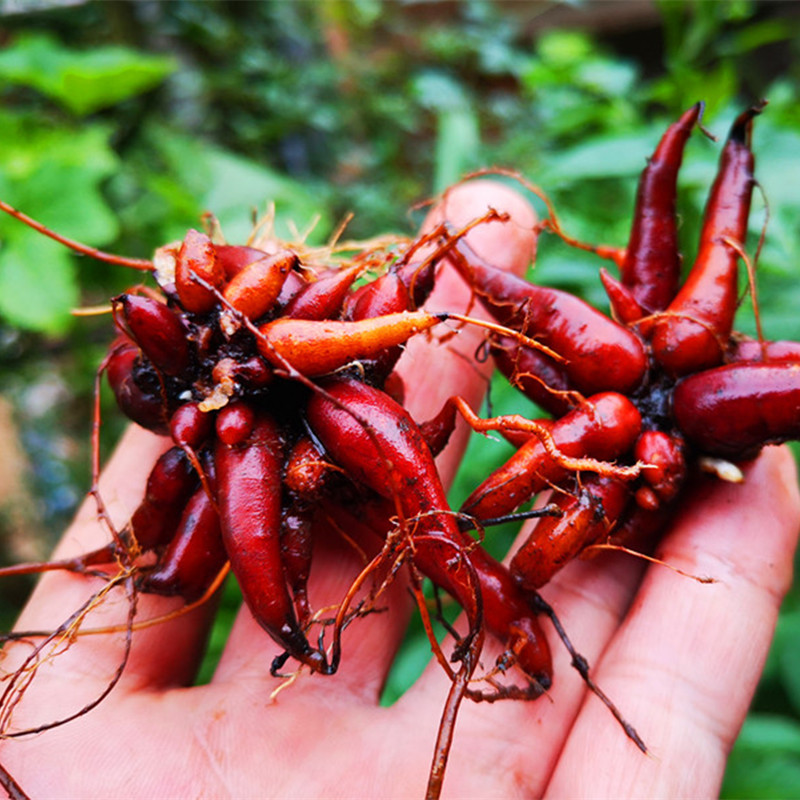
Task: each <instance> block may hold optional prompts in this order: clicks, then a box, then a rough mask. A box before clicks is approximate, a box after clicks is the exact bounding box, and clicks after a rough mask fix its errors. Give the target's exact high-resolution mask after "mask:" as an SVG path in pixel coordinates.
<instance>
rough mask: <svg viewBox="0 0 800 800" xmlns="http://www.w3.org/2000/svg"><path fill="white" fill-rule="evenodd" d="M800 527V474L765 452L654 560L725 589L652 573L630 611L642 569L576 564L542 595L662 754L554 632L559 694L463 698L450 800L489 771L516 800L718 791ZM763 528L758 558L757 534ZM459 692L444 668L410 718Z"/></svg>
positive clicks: (710, 485) (679, 527)
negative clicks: (575, 664) (628, 732)
mask: <svg viewBox="0 0 800 800" xmlns="http://www.w3.org/2000/svg"><path fill="white" fill-rule="evenodd" d="M799 526H800V499H798V489H797V479H796V475H795V469H794V463H793V461H792V459H791V457H790V456H789V454H788V451H786V450H784V449H779V450H776V449H775V448H767V449H766V450H765V452H764V455H763V456H762V458H760V459H759V460H758V461H757V462H755V464H753V465H752V467H751V468H750V470H749V471H748V476H747V482H746V483H745V485H743V486H733V485H729V484H721V483H719V482H712V481H710V480H709V481H706V482H704V483H703V485H702V487H701V488H698V489H697V490H696V491H695V492H694V493H693V495H692V496H691V497H690V498H689V499H687V502H686V504H685V507H684V509H683V511H682V513H681V515H680V518H679V519H678V520H677V521H676V523H675V526H674V527H673V528H672V529H671V532H670V533H669V535H668V537H667V538H666V539H665V540H664V543H663V546H662V549H661V552H659V553H658V556H659V557H660V558H662V559H663V560H664V561H665V562H666V563H668V564H670V565H673V566H676V567H678V568H680V569H683V570H684V571H686V572H688V573H690V574H694V575H711V576H713V577H714V578H716V579H718V583H716V584H711V585H707V584H701V583H698V582H696V581H693V580H691V579H690V578H686V577H682V576H680V575H678V574H676V573H675V572H673V571H671V570H669V569H667V568H666V567H664V566H658V565H654V566H651V567H648V568H647V570H646V574H645V578H644V583H643V584H642V587H641V590H640V591H639V592H638V593H636V595H635V600H633V604H632V605H631V600H632V598H633V596H634V593H635V592H636V589H637V587H638V585H639V576H640V574H641V572H642V571H643V567H642V566H641V564H640V563H639V562H636V561H635V560H634V559H632V558H630V557H627V556H619V555H610V556H601V557H600V558H597V559H592V560H590V561H573V562H572V563H570V564H569V565H568V566H567V567H566V568H565V569H563V570H562V571H561V572H560V573H558V574H557V575H556V577H555V578H554V579H553V580H552V581H551V582H550V583H549V584H548V586H547V587H545V590H544V592H543V593H544V594H545V595H546V599H547V600H548V602H549V603H550V604H551V605H552V606H553V607H554V608H555V609H556V611H557V612H558V614H559V617H560V619H561V622H562V624H563V625H564V627H565V629H566V631H567V633H568V634H569V636H570V638H571V639H572V642H573V644H574V645H575V646H576V647H577V649H578V650H579V651H580V652H581V653H582V654H583V655H584V656H587V657H588V660H589V662H590V664H591V665H592V670H591V674H592V677H593V679H594V680H595V682H596V683H597V684H598V685H599V686H600V687H601V688H602V689H603V690H604V691H605V693H606V695H607V696H609V697H610V698H611V700H612V701H613V702H614V703H615V704H616V706H617V707H618V708H619V709H620V711H621V713H622V714H623V716H624V717H625V719H626V721H628V722H629V723H631V724H632V725H633V726H634V727H635V728H636V729H637V731H638V733H639V734H640V735H641V736H642V737H643V739H644V741H645V743H646V744H647V745H648V747H649V748H650V752H651V755H650V756H649V757H648V756H644V755H643V754H642V753H641V752H640V751H639V750H638V749H637V747H636V746H635V745H634V744H633V742H631V741H630V740H629V739H628V738H627V737H626V736H625V734H624V732H623V730H622V729H621V727H620V726H619V725H618V724H617V722H616V721H615V720H614V719H613V717H612V716H611V714H610V713H609V711H608V709H607V708H606V707H605V706H604V705H603V704H602V703H601V702H600V701H599V700H598V699H597V698H596V697H595V696H594V695H591V694H589V693H588V692H587V690H586V687H585V686H584V685H583V683H582V681H581V679H580V678H579V677H578V676H577V674H576V673H575V672H574V670H571V669H570V659H569V657H568V656H567V654H566V651H565V649H564V648H563V647H562V646H560V644H559V642H558V641H557V639H556V637H555V636H554V635H552V633H551V632H550V631H548V639H549V640H550V641H551V648H552V650H553V657H554V658H553V665H554V679H553V681H554V682H553V687H552V688H551V690H550V691H549V692H548V696H547V697H544V698H540V699H539V700H537V701H535V702H532V703H519V702H515V703H508V704H502V705H497V706H495V707H490V706H487V705H485V704H484V705H480V704H471V703H465V704H464V705H463V706H462V709H461V712H460V717H459V721H458V730H457V735H456V738H455V741H454V744H453V747H452V750H451V756H450V765H449V767H448V784H447V790H448V791H451V792H453V793H454V794H455V795H457V794H458V792H459V788H458V787H459V786H461V787H462V789H463V790H465V791H466V790H467V789H468V790H469V791H470V792H471V793H474V794H480V792H481V786H482V785H483V782H485V780H486V779H485V777H482V771H483V770H484V768H485V769H486V770H488V769H490V768H491V769H492V770H493V772H492V774H494V775H495V776H496V775H501V776H504V777H505V778H507V779H508V781H509V786H508V791H509V793H510V792H512V791H513V792H517V793H519V792H522V793H524V794H525V795H531V796H542V795H544V794H545V792H546V793H547V794H550V795H552V796H556V797H604V796H608V797H622V796H626V797H627V796H641V797H649V796H656V795H658V796H670V797H671V796H688V795H690V794H691V795H695V794H697V795H700V796H712V795H713V794H715V793H716V791H717V790H718V786H719V782H720V781H721V776H722V769H723V767H724V761H725V758H726V756H727V753H728V751H729V749H730V746H731V745H732V743H733V739H734V738H735V736H736V733H737V732H738V730H739V727H740V725H741V722H742V719H743V717H744V714H745V713H746V710H747V706H748V704H749V701H750V699H751V698H752V693H753V691H754V689H755V685H756V683H757V680H758V677H759V675H760V672H761V668H762V666H763V661H764V658H765V657H766V652H767V647H768V644H769V640H770V638H771V636H772V631H773V629H774V624H775V618H776V616H777V610H778V606H779V605H780V599H781V598H782V597H783V595H784V594H785V592H786V590H787V589H788V586H789V583H790V580H791V565H792V556H793V552H794V548H795V547H796V544H797V534H798V527H799ZM767 531H769V535H768V536H765V537H764V538H763V539H761V538H760V539H759V543H758V545H756V546H755V547H754V541H753V540H754V533H755V532H759V533H763V532H767ZM712 593H716V594H712ZM626 614H627V616H626ZM623 620H624V622H623ZM448 688H449V685H448V682H447V681H446V679H445V678H444V676H443V674H442V673H441V670H437V669H436V665H432V667H431V668H430V669H429V670H428V671H427V672H426V674H425V675H424V676H423V678H422V679H421V680H420V681H419V682H418V683H417V684H416V685H415V686H414V687H413V690H412V691H411V692H409V693H408V694H407V695H406V696H405V697H404V698H402V700H401V703H403V704H405V705H406V706H407V707H406V708H405V711H406V713H410V714H420V715H421V714H423V713H424V709H428V710H429V711H430V709H432V708H435V707H436V703H437V698H438V702H439V703H440V704H441V702H442V698H444V697H445V695H446V691H447V689H448ZM475 741H480V742H481V747H480V749H479V750H476V748H475V747H474V742H475ZM565 743H566V744H565ZM562 748H563V749H562ZM482 765H483V766H482ZM492 765H493V766H492ZM534 765H535V766H534ZM484 774H485V773H484ZM454 776H455V777H454ZM486 788H487V791H489V790H490V787H489V785H488V783H487V785H486Z"/></svg>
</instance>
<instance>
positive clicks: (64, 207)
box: [0, 114, 118, 333]
mask: <svg viewBox="0 0 800 800" xmlns="http://www.w3.org/2000/svg"><path fill="white" fill-rule="evenodd" d="M0 126H2V128H3V130H4V132H5V133H6V138H5V140H4V145H5V146H4V147H3V148H2V149H1V150H0V196H2V197H3V199H5V200H7V201H8V202H10V203H11V204H12V205H14V206H16V207H17V208H19V209H20V210H21V211H24V212H25V213H26V214H28V215H29V216H31V217H33V218H34V219H36V220H38V221H40V222H42V223H43V224H45V225H47V226H48V227H49V228H51V229H52V230H54V231H56V232H57V233H60V234H62V235H64V236H68V237H70V238H72V239H76V240H78V241H80V242H83V243H85V244H87V245H89V246H98V245H102V244H104V243H106V242H108V241H110V240H112V239H113V238H114V237H115V236H116V235H117V231H118V225H117V220H116V217H115V216H114V214H113V213H112V212H111V210H110V209H109V207H108V205H107V203H106V201H105V199H104V198H103V196H102V194H101V192H100V184H101V182H102V181H103V180H104V179H105V178H106V177H108V176H109V175H111V174H113V172H114V170H115V169H116V167H117V159H116V156H115V155H114V153H113V152H112V151H111V149H110V148H109V146H108V142H107V139H108V135H109V134H108V130H107V129H106V128H105V127H103V126H95V125H87V126H83V127H81V128H65V129H55V128H50V127H47V126H45V125H43V124H41V123H40V122H38V121H35V120H32V119H28V118H24V117H17V116H12V115H5V114H0ZM0 275H1V276H2V277H1V278H0V295H2V297H0V313H2V314H3V316H4V317H6V318H7V319H8V320H9V321H10V322H12V323H13V324H16V325H20V326H22V327H26V328H33V329H36V330H41V331H46V332H49V333H55V332H59V331H62V330H64V328H66V327H67V325H68V324H69V309H70V308H72V307H73V306H75V305H77V303H78V293H77V288H76V283H75V276H74V262H73V261H72V257H71V256H70V254H69V250H68V249H67V248H66V247H64V246H63V245H60V244H57V243H55V242H53V241H51V240H50V239H48V238H47V237H46V236H45V235H44V234H42V233H39V232H38V231H35V230H33V229H31V228H29V227H27V226H26V225H23V224H22V223H21V222H19V221H17V220H14V219H11V218H10V217H6V216H5V215H2V217H0Z"/></svg>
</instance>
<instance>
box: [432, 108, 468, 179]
mask: <svg viewBox="0 0 800 800" xmlns="http://www.w3.org/2000/svg"><path fill="white" fill-rule="evenodd" d="M479 147H480V132H479V130H478V118H477V116H476V115H475V113H474V112H473V110H472V109H471V108H466V107H465V108H460V109H453V110H449V111H443V112H442V113H440V114H439V117H438V125H437V132H436V162H435V167H434V169H435V173H434V175H435V177H434V186H433V188H434V191H436V192H442V191H444V190H445V189H446V188H447V187H448V186H451V185H452V184H454V183H455V182H456V181H458V179H459V178H460V177H461V176H462V175H463V174H464V172H466V171H467V169H468V168H469V167H470V166H472V165H474V164H475V162H476V160H477V154H478V149H479Z"/></svg>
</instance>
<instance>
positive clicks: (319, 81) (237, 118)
mask: <svg viewBox="0 0 800 800" xmlns="http://www.w3.org/2000/svg"><path fill="white" fill-rule="evenodd" d="M630 5H631V7H633V6H634V5H638V4H630ZM625 6H626V4H621V5H620V6H616V7H615V6H612V5H610V4H597V3H587V4H586V5H581V4H580V3H578V4H571V5H569V6H566V5H561V6H559V5H557V4H546V3H509V4H499V3H490V2H480V1H479V0H474V1H469V2H463V3H423V2H404V3H382V2H378V0H329V1H328V2H325V3H288V2H259V3H227V2H219V1H215V2H203V3H197V2H190V1H189V0H174V1H173V2H155V1H154V0H143V2H138V3H129V2H106V3H97V2H84V3H81V2H78V3H75V4H70V5H65V4H62V3H59V2H52V3H48V2H37V3H35V4H30V5H28V4H26V3H23V2H17V3H13V2H9V3H7V4H3V5H0V9H2V10H3V11H4V13H3V15H2V16H0V46H1V47H2V49H0V98H2V110H0V133H1V134H2V143H3V144H2V148H0V197H2V198H3V199H4V200H6V201H7V202H10V203H11V204H12V205H15V206H17V207H19V208H21V209H22V210H24V211H25V212H26V213H28V214H30V215H32V216H34V217H35V218H37V219H39V220H41V221H42V222H44V223H45V224H47V225H48V226H50V227H52V228H54V229H55V230H57V231H59V232H60V233H62V234H64V235H67V236H70V237H73V238H76V239H79V240H82V241H86V242H87V243H90V244H92V245H93V246H98V247H103V248H106V249H109V250H112V251H116V252H122V253H125V254H127V255H140V256H142V255H147V254H148V253H149V252H151V251H152V249H153V248H154V247H155V246H157V245H160V244H163V243H164V242H167V241H171V240H174V239H179V238H181V237H182V236H183V233H184V232H185V230H186V228H187V227H190V226H196V225H199V224H200V222H199V220H200V215H201V213H202V212H203V211H205V210H209V211H212V212H214V213H215V214H216V215H217V217H218V218H219V219H220V220H221V222H222V224H223V229H224V230H225V232H226V233H227V235H228V237H229V239H230V240H232V241H241V240H242V239H243V238H244V237H245V236H246V234H247V231H248V229H249V227H250V224H251V213H252V209H253V208H257V209H259V210H260V211H263V210H265V208H266V204H267V203H268V202H270V201H272V202H274V203H275V204H276V207H277V217H278V224H279V228H280V231H281V232H282V233H284V234H285V235H289V234H290V232H291V231H292V230H305V229H306V228H307V227H308V226H309V225H310V224H311V223H312V222H313V221H314V220H317V222H316V227H315V228H314V231H313V233H312V234H311V235H312V237H316V238H317V239H323V238H324V237H325V236H326V235H327V234H328V233H329V232H330V231H331V230H332V228H333V226H334V225H335V223H336V222H337V221H338V220H339V219H341V218H343V217H344V215H345V214H346V213H348V212H350V211H352V212H354V214H355V217H354V220H353V222H352V223H351V225H350V227H349V233H350V234H351V235H353V236H369V235H372V234H375V233H376V232H379V231H384V230H387V229H398V228H401V229H403V230H405V231H408V230H411V229H412V228H413V225H414V220H413V219H409V216H408V209H409V208H410V207H412V206H413V205H414V204H415V203H418V202H419V201H420V200H422V199H424V198H425V197H427V196H429V195H431V194H433V193H435V192H437V191H439V190H441V189H443V188H444V187H445V186H447V185H449V184H450V183H452V182H454V181H456V180H458V179H459V177H460V176H461V175H463V174H464V173H465V172H468V171H470V170H474V169H478V168H482V167H486V166H490V165H502V166H507V167H511V168H513V169H516V170H518V171H519V172H521V173H523V174H524V175H526V176H527V177H528V178H529V179H530V180H532V181H534V182H535V183H537V184H538V185H540V186H541V187H542V188H543V189H544V190H545V191H546V192H547V193H548V195H549V196H550V197H551V198H552V200H553V202H554V204H555V206H556V208H557V209H558V211H559V213H560V215H561V219H562V224H563V225H564V227H565V229H566V230H567V231H568V232H569V233H570V234H571V235H573V236H575V237H577V238H580V239H583V240H586V241H592V242H604V243H609V244H616V245H620V244H622V243H624V242H625V240H626V238H627V233H628V226H629V223H630V213H631V208H632V205H633V197H634V192H635V181H636V177H637V175H638V173H639V172H640V170H641V168H642V166H643V164H644V163H645V159H646V157H647V155H648V154H649V153H650V152H652V149H653V147H654V145H655V143H656V142H657V140H658V138H659V136H660V133H661V132H662V131H663V129H664V128H665V127H666V125H667V124H668V123H669V122H670V121H671V120H672V119H674V118H675V117H676V116H677V115H678V114H679V113H680V112H681V111H682V110H684V109H685V108H686V107H688V106H689V105H691V104H692V103H694V102H696V101H697V100H699V99H702V100H704V101H705V103H706V116H705V124H706V125H707V126H708V128H709V129H710V130H711V131H713V133H715V134H716V135H717V136H718V137H724V135H725V129H726V127H727V125H729V124H730V122H731V121H732V119H733V118H734V116H735V114H736V113H737V112H738V110H741V108H742V107H743V106H744V105H746V104H749V103H752V102H753V101H755V100H756V99H758V98H760V97H767V98H769V100H770V105H769V107H768V109H767V110H766V112H765V113H764V114H763V115H762V117H761V118H760V119H759V120H758V121H757V123H756V128H755V137H754V149H755V151H756V154H757V175H758V179H759V184H760V186H761V188H762V190H763V191H762V194H761V195H760V196H759V197H758V198H757V201H756V203H755V209H754V213H753V214H752V218H751V219H752V222H751V225H752V241H753V242H755V241H756V240H757V237H758V236H759V234H760V232H761V227H762V225H763V223H764V220H765V217H766V215H767V201H768V210H769V228H768V235H767V239H766V244H765V246H764V248H763V251H762V254H761V257H760V260H759V270H760V300H761V311H762V317H763V322H764V327H765V330H766V332H767V335H768V336H770V337H771V338H799V337H800V315H798V314H797V311H796V309H797V308H798V307H799V306H800V281H798V280H797V277H796V274H795V265H796V264H797V263H798V260H799V259H800V230H798V220H800V192H798V189H797V187H798V186H800V158H798V153H800V111H799V110H798V105H797V102H796V101H797V85H798V74H797V73H798V69H799V68H800V66H799V65H800V60H798V59H797V55H798V54H797V47H798V42H800V36H798V34H799V33H800V20H799V19H798V15H797V13H796V10H795V8H794V7H793V6H792V5H791V4H781V3H755V2H746V0H732V1H731V2H727V3H708V2H672V1H671V0H664V1H663V2H660V3H658V5H657V8H658V15H657V16H655V17H652V18H650V19H649V21H647V20H646V21H645V22H644V23H640V27H639V28H638V29H634V30H633V32H627V29H626V27H625V23H626V14H627V12H626V9H625ZM603 7H605V8H606V13H605V15H603V13H600V11H599V10H598V9H601V10H602V8H603ZM609 9H610V10H609ZM564 12H568V13H564ZM558 14H561V19H562V22H561V23H560V24H557V25H551V24H550V23H549V22H548V20H549V19H551V18H553V17H554V16H557V15H558ZM614 15H617V17H618V18H619V24H617V25H616V26H615V25H614ZM609 18H611V23H610V24H609ZM719 150H720V145H719V143H716V144H714V143H712V142H710V141H709V140H707V139H705V138H704V137H702V136H700V135H694V136H693V137H692V139H691V141H690V143H689V146H688V148H687V153H686V158H685V162H684V167H683V170H682V173H681V186H680V197H679V202H680V207H681V214H682V221H683V224H682V230H681V235H682V241H683V244H684V251H685V253H686V254H687V259H686V260H687V265H688V264H691V255H692V253H693V244H692V243H693V242H694V241H695V240H696V236H697V232H698V227H699V215H700V209H701V207H702V203H703V199H704V195H705V193H706V191H707V188H708V186H709V184H710V182H711V180H712V176H713V173H714V170H715V168H716V164H715V162H716V159H717V156H718V153H719ZM536 202H538V201H536ZM539 207H540V208H541V204H539ZM752 249H753V247H751V248H750V250H751V251H752ZM597 269H598V262H597V259H596V258H595V257H593V256H591V255H589V254H585V253H580V252H577V251H575V250H571V249H568V248H567V247H566V246H565V245H563V244H562V243H561V242H559V241H557V240H555V239H554V238H552V237H550V238H544V239H543V240H542V242H541V246H540V255H539V258H538V260H537V266H536V277H537V279H538V280H539V281H541V282H547V283H550V284H553V285H558V286H560V287H562V288H567V289H570V290H572V291H576V292H579V293H581V294H582V295H583V296H585V297H587V298H588V299H590V300H591V301H593V302H595V303H598V304H601V305H602V304H604V302H605V301H604V297H603V293H602V290H601V287H600V284H599V281H598V278H597ZM122 272H123V271H122V270H119V269H116V268H113V267H109V266H107V265H102V264H99V265H98V264H94V263H89V260H88V259H85V258H76V257H75V256H73V255H71V254H70V253H68V252H67V251H65V250H64V248H62V247H60V246H59V245H57V244H55V243H54V242H51V241H49V240H47V239H45V238H44V237H42V236H41V235H39V234H37V233H36V232H34V231H31V230H30V229H28V228H25V227H24V226H22V225H20V224H19V223H17V222H16V221H14V220H11V219H5V218H4V219H0V317H1V318H2V320H3V323H2V326H0V371H2V377H3V381H4V383H3V385H4V393H5V394H6V396H9V397H11V398H12V399H13V400H14V402H15V405H16V407H17V417H18V420H19V422H20V426H21V431H22V436H23V441H24V444H25V446H26V447H27V448H28V450H29V452H30V453H31V454H32V460H33V463H34V466H35V470H34V476H33V477H34V482H35V484H36V486H37V488H38V490H39V491H40V493H41V495H40V496H41V497H42V498H43V504H44V511H43V514H42V527H43V528H52V529H53V530H55V531H57V530H58V529H59V528H60V527H61V524H62V522H63V520H64V518H65V516H66V515H67V514H68V513H69V511H70V509H71V507H72V505H74V501H75V500H76V499H77V498H78V497H79V496H80V493H81V491H82V489H83V488H85V486H86V485H87V475H86V469H85V468H84V467H80V468H78V469H77V470H76V468H75V466H74V465H75V464H76V463H77V464H87V463H88V460H87V459H86V457H85V452H86V440H87V439H88V413H87V412H85V409H86V408H88V407H89V403H88V397H89V394H90V392H91V376H92V369H93V366H92V365H94V364H96V363H97V362H98V361H99V359H100V357H101V353H102V350H103V347H104V342H105V340H106V338H107V336H108V323H107V320H104V319H99V320H87V319H81V320H80V321H79V322H78V323H77V324H76V322H75V320H74V319H73V318H72V317H70V315H69V310H70V309H71V308H72V307H74V306H76V305H78V304H80V303H84V304H93V303H99V302H103V301H104V300H105V299H106V298H107V297H109V296H110V295H111V294H113V293H114V292H118V291H120V290H121V289H122V288H123V287H124V286H125V285H126V283H128V282H130V281H131V280H132V278H131V277H130V276H129V275H125V274H122ZM738 326H739V328H740V329H743V330H746V331H748V332H752V331H753V323H752V314H751V313H750V310H749V302H748V301H745V303H744V307H743V309H742V312H741V314H740V317H739V325H738ZM53 387H55V388H53ZM48 392H49V394H48ZM42 397H45V398H50V400H49V401H47V402H45V401H42ZM31 398H34V399H38V400H37V402H32V400H31ZM492 399H493V401H494V410H495V411H496V412H498V413H501V412H503V411H505V410H510V409H512V408H513V409H514V410H517V411H519V410H525V409H524V408H521V407H520V401H519V399H518V398H517V397H515V396H514V394H513V393H512V391H511V390H509V389H508V388H507V387H506V386H504V385H503V382H500V381H498V382H495V385H494V389H493V392H492ZM104 412H108V413H105V417H106V418H111V419H112V420H113V419H114V417H115V415H114V414H113V412H112V410H111V407H110V404H109V402H108V398H104ZM531 413H533V411H531ZM118 424H119V423H118V422H112V423H111V424H110V425H109V426H108V430H109V431H111V434H112V435H113V434H114V433H116V431H117V430H118ZM54 442H55V443H57V444H58V446H54V444H53V443H54ZM507 453H508V450H507V449H505V445H502V444H499V443H496V442H487V441H486V440H483V439H480V438H476V439H475V441H474V442H472V443H471V445H470V450H469V454H468V458H467V460H466V461H465V467H464V469H463V470H462V473H461V475H460V476H459V480H458V482H457V484H456V486H455V487H454V489H453V499H454V501H455V502H457V501H458V499H460V498H463V497H464V496H465V495H466V493H467V492H468V491H469V487H471V486H474V485H475V483H476V482H477V480H479V479H480V478H481V477H482V476H483V475H485V474H486V471H487V470H488V469H489V468H490V467H491V465H492V464H499V463H500V462H501V461H502V460H503V459H504V458H505V456H506V455H507ZM82 454H83V455H82ZM754 534H755V532H754ZM511 535H512V532H511V531H505V532H502V533H500V534H496V535H495V537H494V541H493V544H492V546H494V547H497V548H498V550H500V551H502V548H503V547H504V546H506V545H507V543H508V541H509V537H510V536H511ZM223 640H224V632H220V631H217V632H216V633H215V638H214V641H213V642H212V644H213V645H214V646H215V647H216V648H219V647H221V645H222V641H223ZM428 652H429V651H428V646H427V643H425V642H424V641H423V642H420V640H419V638H417V639H415V640H412V642H411V643H410V644H409V646H408V647H407V648H406V649H405V650H404V651H403V653H402V654H401V656H400V658H399V659H398V662H397V665H396V668H395V671H394V672H393V674H392V678H391V683H390V686H389V687H388V688H387V697H394V696H397V694H398V693H399V692H401V691H402V689H403V687H404V686H406V685H408V683H409V682H410V681H411V680H413V676H414V674H416V670H418V669H419V668H421V664H422V663H424V661H425V660H427V657H428ZM799 675H800V596H799V595H798V590H797V589H796V588H795V589H794V590H793V592H792V594H791V595H790V597H789V599H788V600H787V604H786V611H785V612H784V614H783V615H782V617H781V621H780V623H779V628H778V635H777V637H776V643H775V647H774V649H773V652H772V654H771V656H770V660H769V663H768V665H767V670H766V673H765V678H764V681H763V683H762V686H761V688H760V690H759V695H758V698H757V702H756V711H755V713H754V714H753V716H752V717H751V718H750V719H749V720H748V722H747V724H746V726H745V729H744V732H743V736H742V738H741V739H740V741H739V743H738V744H737V746H736V748H735V750H734V753H733V757H732V759H731V764H730V769H729V775H728V779H727V780H726V783H725V787H724V792H723V793H724V794H725V795H726V796H737V797H745V796H747V797H769V796H779V795H784V796H786V795H788V794H792V793H797V791H798V790H799V789H798V787H799V786H800V776H799V775H798V771H797V763H798V752H799V750H800V749H799V748H798V737H800V732H799V731H798V726H800V684H798V676H799Z"/></svg>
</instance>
